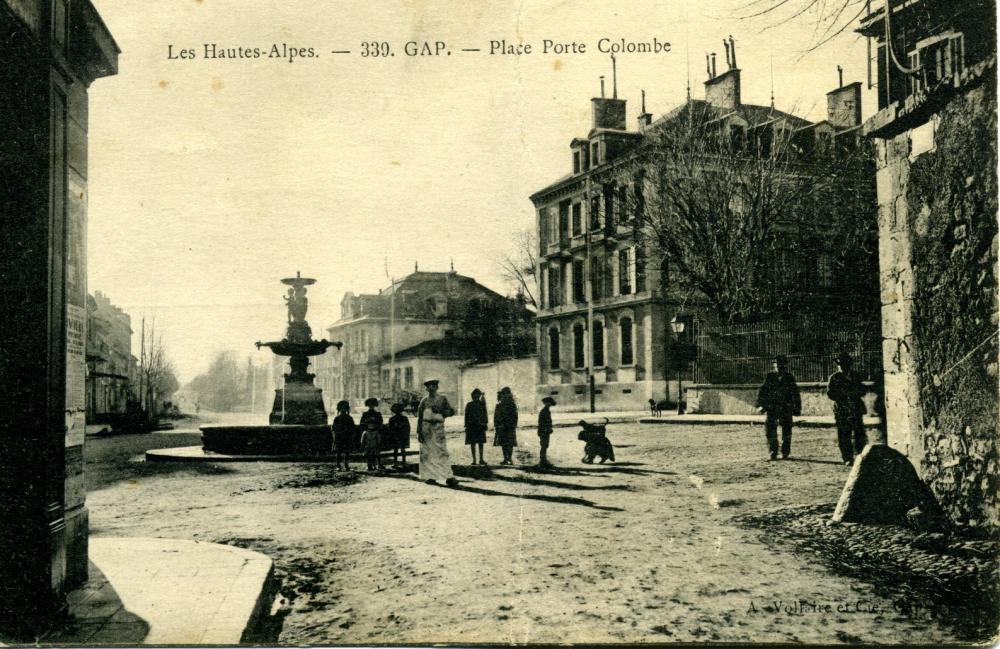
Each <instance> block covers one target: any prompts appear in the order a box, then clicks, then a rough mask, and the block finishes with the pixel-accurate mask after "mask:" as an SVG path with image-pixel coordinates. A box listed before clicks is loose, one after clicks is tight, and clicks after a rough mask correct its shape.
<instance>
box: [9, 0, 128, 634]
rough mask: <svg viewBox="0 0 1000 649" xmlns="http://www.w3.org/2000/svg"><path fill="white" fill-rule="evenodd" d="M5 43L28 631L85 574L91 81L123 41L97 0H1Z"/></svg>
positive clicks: (13, 481) (23, 612)
mask: <svg viewBox="0 0 1000 649" xmlns="http://www.w3.org/2000/svg"><path fill="white" fill-rule="evenodd" d="M0 43H3V45H2V46H0V97H2V99H0V133H2V135H0V175H2V177H3V179H4V180H3V190H2V191H0V217H2V218H0V223H2V225H0V228H2V232H3V241H4V244H5V245H4V254H3V255H0V286H2V287H3V290H2V294H3V308H2V309H0V312H2V314H3V315H2V317H0V340H3V350H2V351H0V406H2V411H3V413H4V416H3V418H2V421H0V446H2V451H0V458H2V460H0V480H2V487H0V492H2V493H3V494H4V497H3V499H2V503H3V504H2V513H0V520H3V521H4V532H3V534H0V621H2V622H4V623H5V629H7V630H12V629H15V628H21V629H24V630H25V632H26V633H30V630H31V629H39V628H42V627H43V626H44V624H45V622H46V621H47V620H49V619H51V616H53V615H56V614H59V613H60V612H62V611H64V610H65V608H66V599H65V595H66V592H67V589H69V588H73V587H74V586H76V585H78V584H80V583H82V582H83V581H85V580H86V578H87V530H88V526H87V508H86V506H85V504H84V500H85V492H86V489H85V484H84V480H83V441H84V418H85V407H86V403H85V395H86V390H85V373H86V359H85V353H86V352H85V342H86V340H85V337H86V322H87V265H86V230H87V192H88V189H87V179H88V174H89V170H88V166H87V128H88V120H89V117H88V94H87V93H88V88H89V87H90V84H91V83H93V82H94V81H95V80H96V79H98V78H100V77H105V76H108V75H112V74H115V73H116V71H117V65H118V51H119V50H118V46H117V45H116V44H115V41H114V39H113V38H112V36H111V34H110V32H109V31H108V29H107V27H106V26H105V25H104V23H103V22H102V21H101V17H100V16H99V15H98V13H97V11H96V10H95V9H94V6H93V4H92V3H91V2H90V0H72V1H70V0H2V1H0ZM30 637H37V636H30Z"/></svg>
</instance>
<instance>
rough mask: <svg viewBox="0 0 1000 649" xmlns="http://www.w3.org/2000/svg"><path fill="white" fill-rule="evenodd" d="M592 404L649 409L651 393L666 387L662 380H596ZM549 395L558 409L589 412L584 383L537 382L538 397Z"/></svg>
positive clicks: (608, 408) (609, 408)
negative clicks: (605, 381) (557, 405)
mask: <svg viewBox="0 0 1000 649" xmlns="http://www.w3.org/2000/svg"><path fill="white" fill-rule="evenodd" d="M594 391H595V394H594V407H595V409H596V410H597V411H598V412H609V411H636V410H640V411H641V410H649V399H650V395H662V394H664V393H665V391H666V383H665V382H663V381H636V382H615V383H596V384H595V385H594ZM549 396H550V397H552V398H554V399H555V400H556V402H557V403H558V404H559V411H560V412H590V393H589V391H588V389H587V384H586V383H557V384H554V385H553V384H546V385H539V386H538V401H539V402H541V400H542V398H543V397H549Z"/></svg>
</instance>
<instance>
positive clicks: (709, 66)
mask: <svg viewBox="0 0 1000 649" xmlns="http://www.w3.org/2000/svg"><path fill="white" fill-rule="evenodd" d="M705 72H706V74H708V78H709V79H711V78H712V59H711V56H710V55H709V54H708V52H705Z"/></svg>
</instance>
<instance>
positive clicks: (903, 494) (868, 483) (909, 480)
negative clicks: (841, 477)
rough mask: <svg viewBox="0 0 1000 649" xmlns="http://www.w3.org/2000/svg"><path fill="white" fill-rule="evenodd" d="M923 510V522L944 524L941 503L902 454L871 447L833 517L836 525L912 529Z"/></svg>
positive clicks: (853, 473) (858, 463)
mask: <svg viewBox="0 0 1000 649" xmlns="http://www.w3.org/2000/svg"><path fill="white" fill-rule="evenodd" d="M914 508H919V510H920V512H921V513H922V514H921V516H922V519H921V520H923V521H927V520H933V519H938V520H943V518H944V512H943V510H942V509H941V506H940V505H939V504H938V502H937V499H936V498H935V497H934V494H933V492H931V490H930V487H928V486H927V485H926V484H925V483H924V482H923V481H922V480H921V479H920V477H919V476H918V475H917V471H916V469H915V468H914V467H913V465H912V464H910V461H909V460H907V459H906V456H904V455H903V454H902V453H900V452H899V451H897V450H895V449H892V448H890V447H888V446H884V445H881V444H869V445H868V446H866V447H865V449H864V451H862V452H861V455H860V456H859V457H858V459H857V460H855V462H854V467H853V468H852V469H851V474H850V475H849V476H848V478H847V483H846V484H845V485H844V490H843V491H842V492H841V494H840V500H839V501H838V502H837V508H836V510H835V511H834V513H833V519H832V520H833V521H834V522H843V523H879V524H890V525H909V524H911V520H910V519H909V518H908V517H907V514H908V513H909V512H910V511H911V510H913V509H914Z"/></svg>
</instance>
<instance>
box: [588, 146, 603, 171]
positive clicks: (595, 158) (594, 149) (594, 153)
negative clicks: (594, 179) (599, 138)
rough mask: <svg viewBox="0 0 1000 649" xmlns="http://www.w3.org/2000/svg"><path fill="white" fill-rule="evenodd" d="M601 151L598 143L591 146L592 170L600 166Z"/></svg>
mask: <svg viewBox="0 0 1000 649" xmlns="http://www.w3.org/2000/svg"><path fill="white" fill-rule="evenodd" d="M600 151H601V147H600V145H599V144H598V143H597V142H594V143H593V144H591V145H590V167H591V168H594V167H596V166H597V165H598V164H600V160H599V158H600V155H599V153H600Z"/></svg>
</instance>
